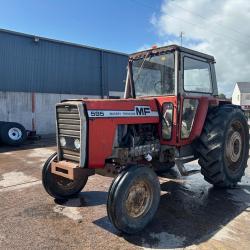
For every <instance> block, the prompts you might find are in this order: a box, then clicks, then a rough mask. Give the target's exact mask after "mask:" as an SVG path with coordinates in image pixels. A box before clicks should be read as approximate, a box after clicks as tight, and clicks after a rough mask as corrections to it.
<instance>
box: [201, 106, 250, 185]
mask: <svg viewBox="0 0 250 250" xmlns="http://www.w3.org/2000/svg"><path fill="white" fill-rule="evenodd" d="M197 151H198V154H199V164H200V166H201V173H202V174H203V176H204V179H205V180H206V181H208V182H209V183H211V184H213V185H215V186H217V187H233V186H235V185H236V184H237V182H239V181H240V180H241V177H242V176H243V175H244V171H245V168H246V166H247V160H248V153H249V128H248V124H247V121H246V118H245V116H244V113H243V112H242V110H241V109H239V108H238V107H236V106H233V105H224V106H221V107H218V108H215V109H213V110H212V112H210V113H209V114H208V116H207V118H206V121H205V125H204V129H203V133H202V135H201V137H200V138H199V142H198V145H197Z"/></svg>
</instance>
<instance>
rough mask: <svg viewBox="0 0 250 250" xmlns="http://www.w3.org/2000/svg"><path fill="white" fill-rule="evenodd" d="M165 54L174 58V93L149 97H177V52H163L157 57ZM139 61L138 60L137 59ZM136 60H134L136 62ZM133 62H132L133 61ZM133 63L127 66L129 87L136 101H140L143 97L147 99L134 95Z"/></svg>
mask: <svg viewBox="0 0 250 250" xmlns="http://www.w3.org/2000/svg"><path fill="white" fill-rule="evenodd" d="M166 54H173V56H174V91H173V93H172V94H164V95H151V96H150V97H161V96H166V97H167V96H175V95H177V88H178V86H177V82H178V68H177V67H179V64H178V58H179V56H178V51H177V50H176V51H174V52H173V51H165V52H162V53H159V54H158V55H166ZM138 59H140V58H138ZM138 59H136V60H138ZM133 61H134V60H133ZM133 61H131V62H130V63H129V64H130V66H129V67H130V81H131V85H132V88H133V97H134V98H136V99H138V98H139V99H140V98H145V97H149V96H147V95H145V96H137V95H136V91H135V82H134V78H133Z"/></svg>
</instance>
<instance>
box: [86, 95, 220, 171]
mask: <svg viewBox="0 0 250 250" xmlns="http://www.w3.org/2000/svg"><path fill="white" fill-rule="evenodd" d="M188 98H197V99H199V106H198V109H197V113H196V116H195V122H194V125H193V129H192V131H191V134H190V137H189V138H188V139H180V126H179V125H180V124H181V122H179V121H181V113H182V112H178V110H180V111H182V103H183V97H180V99H179V100H178V97H176V96H167V97H166V96H165V97H148V98H145V99H115V100H83V102H84V103H85V105H86V109H87V110H88V111H90V110H134V106H138V105H139V106H150V108H151V110H152V111H157V110H158V109H159V111H160V112H162V105H163V104H164V103H165V102H172V103H173V105H174V115H173V129H172V138H171V140H168V141H167V140H163V139H162V138H161V122H160V118H159V117H121V118H90V119H88V167H89V168H103V167H104V165H105V159H107V158H108V157H110V156H111V155H112V147H113V142H114V137H115V132H116V127H117V125H119V124H142V123H155V124H159V135H160V138H161V140H160V142H161V144H166V145H172V146H176V147H181V146H183V145H186V144H190V143H191V142H192V141H193V140H194V139H195V138H196V137H198V136H199V135H200V134H201V131H202V128H203V124H204V121H205V118H206V115H207V110H208V107H209V105H214V106H217V105H219V101H218V99H215V98H213V97H188ZM178 103H179V105H180V109H178V107H177V105H178Z"/></svg>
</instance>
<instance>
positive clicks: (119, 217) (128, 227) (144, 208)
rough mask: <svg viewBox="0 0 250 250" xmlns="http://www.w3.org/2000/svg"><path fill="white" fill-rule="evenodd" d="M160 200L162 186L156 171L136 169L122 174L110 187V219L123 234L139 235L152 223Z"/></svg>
mask: <svg viewBox="0 0 250 250" xmlns="http://www.w3.org/2000/svg"><path fill="white" fill-rule="evenodd" d="M159 200H160V184H159V180H158V178H157V176H156V174H155V173H154V171H153V170H152V169H150V168H148V167H142V166H132V167H130V168H129V169H128V170H126V171H123V172H122V173H120V174H119V175H118V176H117V177H116V179H114V181H113V183H112V184H111V186H110V190H109V195H108V201H107V212H108V216H109V219H110V221H111V222H112V223H113V225H114V226H115V227H116V228H117V229H118V230H120V231H122V232H125V233H129V234H132V233H136V232H139V231H141V230H142V229H143V228H144V227H145V226H146V225H147V224H148V223H149V222H150V221H151V220H152V218H153V216H154V214H155V212H156V210H157V208H158V204H159Z"/></svg>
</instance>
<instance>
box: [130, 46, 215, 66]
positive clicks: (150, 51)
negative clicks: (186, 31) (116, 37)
mask: <svg viewBox="0 0 250 250" xmlns="http://www.w3.org/2000/svg"><path fill="white" fill-rule="evenodd" d="M176 50H177V51H181V52H185V53H187V54H191V55H195V56H198V57H202V58H206V59H208V60H210V61H213V62H215V59H214V57H213V56H210V55H208V54H204V53H201V52H198V51H195V50H192V49H188V48H185V47H182V46H179V45H176V44H173V45H167V46H163V47H157V48H151V49H148V50H144V51H139V52H136V53H133V54H131V55H130V56H129V58H130V59H131V60H134V59H140V58H143V57H145V56H147V55H149V54H162V53H166V52H172V51H176Z"/></svg>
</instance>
